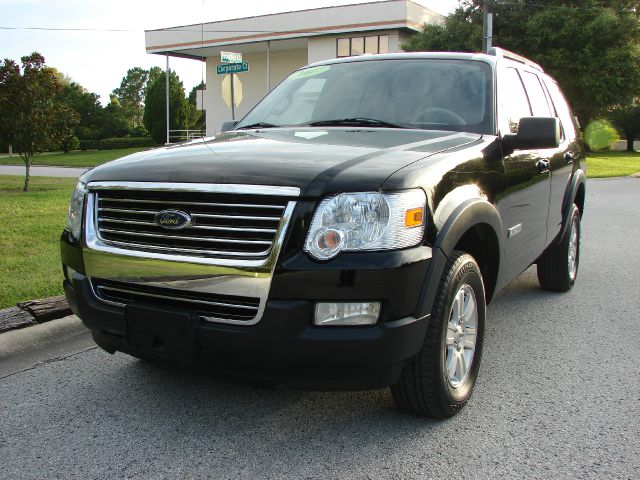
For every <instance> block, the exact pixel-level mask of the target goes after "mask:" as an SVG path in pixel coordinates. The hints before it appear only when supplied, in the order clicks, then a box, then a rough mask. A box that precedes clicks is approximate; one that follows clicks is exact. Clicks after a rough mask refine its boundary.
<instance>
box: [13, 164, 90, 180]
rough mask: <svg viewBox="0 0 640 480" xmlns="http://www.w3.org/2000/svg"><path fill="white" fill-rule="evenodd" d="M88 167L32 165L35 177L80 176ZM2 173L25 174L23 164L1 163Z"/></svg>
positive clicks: (32, 172) (32, 173)
mask: <svg viewBox="0 0 640 480" xmlns="http://www.w3.org/2000/svg"><path fill="white" fill-rule="evenodd" d="M87 170H89V169H88V168H72V167H40V166H32V167H31V175H32V176H33V177H70V178H78V177H79V176H80V175H82V174H83V173H84V172H86V171H87ZM0 175H20V176H24V166H23V165H0Z"/></svg>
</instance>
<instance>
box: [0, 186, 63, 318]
mask: <svg viewBox="0 0 640 480" xmlns="http://www.w3.org/2000/svg"><path fill="white" fill-rule="evenodd" d="M23 182H24V179H23V177H18V176H15V177H14V176H8V175H0V231H1V232H2V234H0V252H2V254H1V255H0V308H6V307H10V306H13V305H15V304H16V302H21V301H24V300H32V299H35V298H44V297H50V296H53V295H60V294H62V278H63V277H62V267H61V266H60V251H59V239H60V234H61V233H62V229H63V228H64V226H65V222H66V215H67V205H68V203H69V198H70V197H71V192H72V190H73V188H74V186H75V184H76V180H75V179H71V178H50V177H32V178H31V188H32V191H30V192H27V193H24V192H22V191H21V189H22V185H23Z"/></svg>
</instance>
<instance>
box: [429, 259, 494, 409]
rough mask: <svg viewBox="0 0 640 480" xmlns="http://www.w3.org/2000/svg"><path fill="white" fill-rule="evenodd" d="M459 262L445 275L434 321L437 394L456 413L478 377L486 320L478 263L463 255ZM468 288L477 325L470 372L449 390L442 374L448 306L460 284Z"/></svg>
mask: <svg viewBox="0 0 640 480" xmlns="http://www.w3.org/2000/svg"><path fill="white" fill-rule="evenodd" d="M461 259H463V261H461V262H460V263H458V264H457V268H456V269H455V270H454V271H452V272H451V275H450V276H449V279H450V283H449V285H448V289H447V293H446V301H445V302H444V307H443V310H442V312H438V316H437V319H438V321H439V322H440V352H439V365H438V367H439V368H438V370H439V377H440V381H439V382H438V383H439V385H440V394H441V397H442V399H443V401H444V403H445V404H446V405H447V407H448V408H449V409H451V410H458V409H459V408H461V407H462V406H463V405H464V404H465V403H466V402H467V401H468V400H469V398H470V397H471V394H472V392H473V387H474V385H475V383H476V379H477V377H478V372H479V370H480V359H481V357H482V345H483V340H484V326H485V318H486V301H485V292H484V284H483V281H482V276H481V274H480V268H479V267H478V264H477V263H476V262H475V261H474V260H473V257H471V256H469V255H465V256H464V257H461ZM465 283H466V284H467V285H469V286H470V287H471V288H472V289H473V293H474V294H475V296H476V304H477V309H478V325H477V337H476V348H475V351H474V356H473V360H472V363H471V370H470V371H469V376H468V377H467V379H466V380H465V382H464V383H463V385H462V386H460V387H458V388H453V387H452V386H451V385H450V384H449V381H448V380H447V373H446V358H447V348H446V335H447V324H448V322H449V314H450V312H451V306H452V305H453V302H454V300H455V295H456V293H457V292H458V290H459V289H460V287H461V286H462V285H463V284H465Z"/></svg>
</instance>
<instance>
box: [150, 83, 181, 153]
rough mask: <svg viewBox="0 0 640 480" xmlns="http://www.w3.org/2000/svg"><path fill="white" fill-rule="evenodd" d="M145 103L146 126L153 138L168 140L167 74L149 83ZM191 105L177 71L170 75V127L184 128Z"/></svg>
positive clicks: (160, 140)
mask: <svg viewBox="0 0 640 480" xmlns="http://www.w3.org/2000/svg"><path fill="white" fill-rule="evenodd" d="M145 92H146V95H145V104H144V117H143V120H144V126H145V127H146V128H147V130H148V131H149V133H150V134H151V138H153V140H155V141H156V142H158V143H164V142H165V140H166V129H167V121H166V110H165V108H166V107H165V76H164V75H157V76H154V78H153V79H152V80H149V82H148V83H147V88H146V90H145ZM189 112H190V105H189V102H188V101H187V98H186V97H185V94H184V87H183V86H182V82H181V81H180V78H179V77H178V75H177V74H176V73H175V72H173V71H172V72H171V74H170V75H169V115H170V116H169V128H170V129H172V130H184V129H186V128H187V120H188V116H189Z"/></svg>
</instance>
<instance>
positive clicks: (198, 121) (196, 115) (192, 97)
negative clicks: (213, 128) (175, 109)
mask: <svg viewBox="0 0 640 480" xmlns="http://www.w3.org/2000/svg"><path fill="white" fill-rule="evenodd" d="M206 88H207V86H206V85H205V83H204V82H200V83H199V84H198V85H196V86H195V87H193V88H192V89H191V92H189V106H190V107H191V108H190V109H189V110H190V112H189V115H188V119H187V128H189V129H190V130H205V128H206V123H205V122H206V119H205V117H206V116H205V114H204V111H203V110H198V91H200V90H206ZM200 107H201V108H202V106H200Z"/></svg>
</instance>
